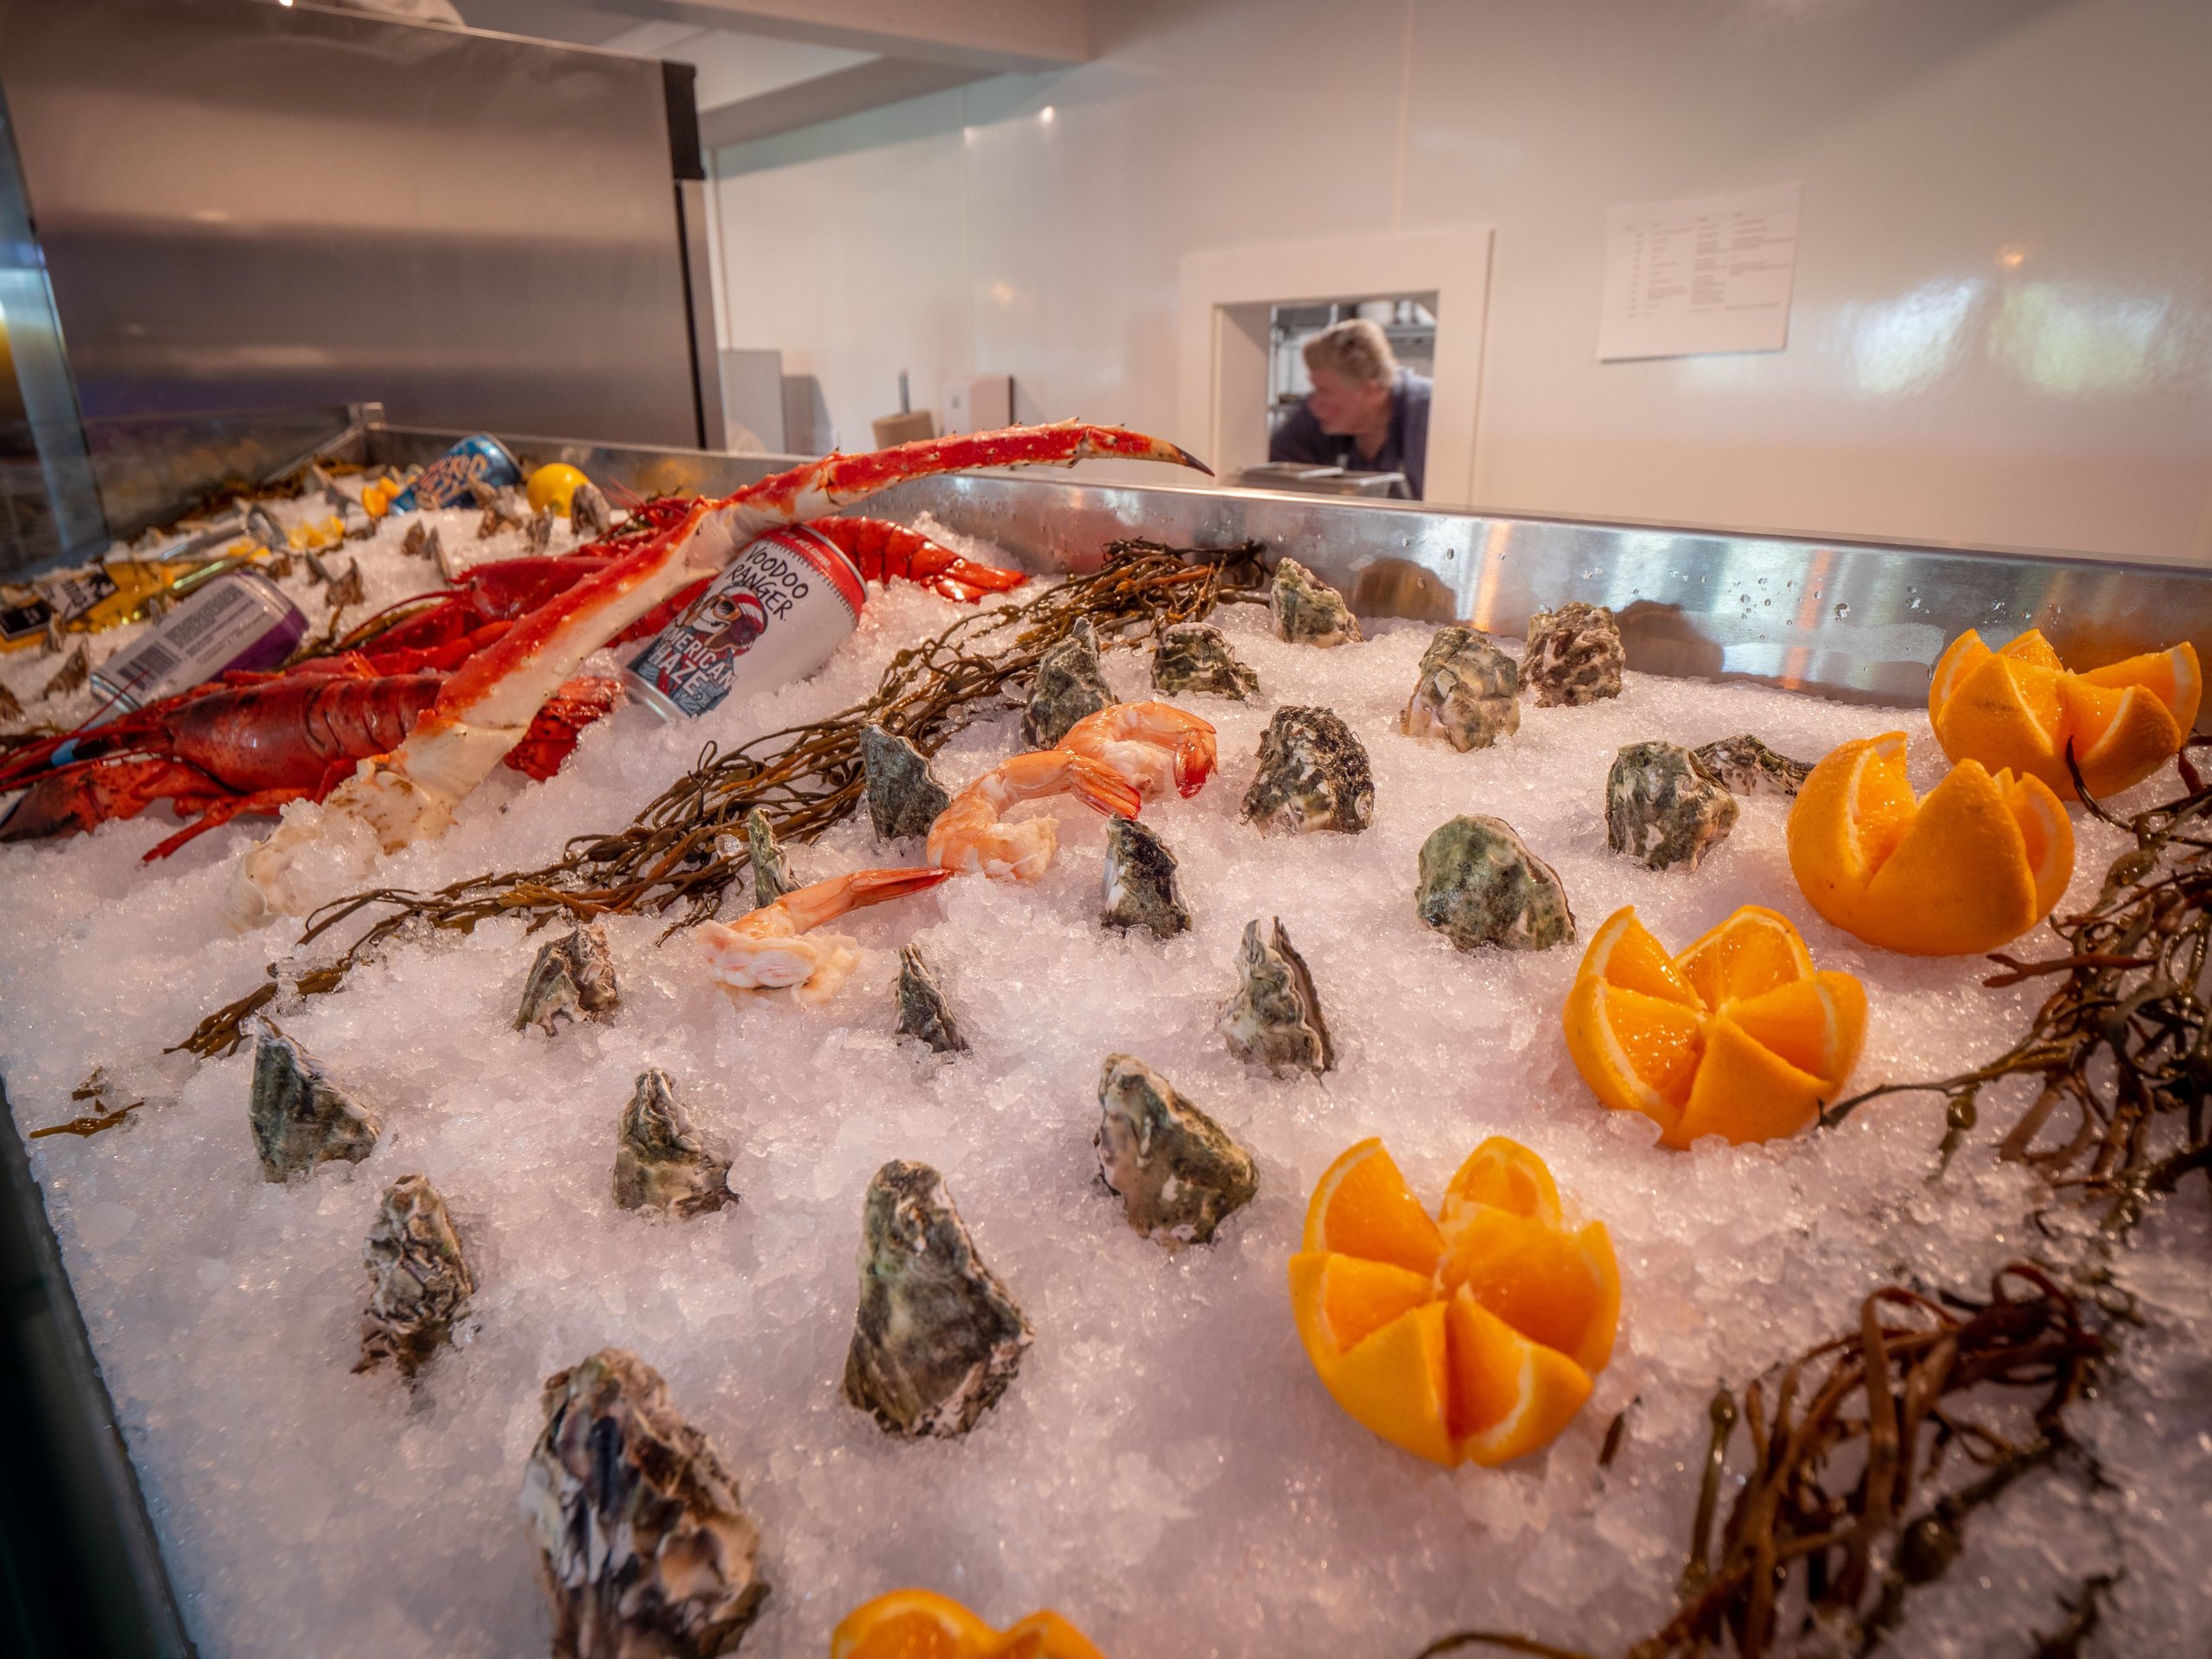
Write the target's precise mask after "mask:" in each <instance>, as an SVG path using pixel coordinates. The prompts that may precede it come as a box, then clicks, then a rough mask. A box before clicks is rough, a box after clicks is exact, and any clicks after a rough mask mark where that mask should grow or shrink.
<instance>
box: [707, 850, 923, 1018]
mask: <svg viewBox="0 0 2212 1659" xmlns="http://www.w3.org/2000/svg"><path fill="white" fill-rule="evenodd" d="M950 874H952V872H951V871H950V870H938V869H922V870H855V871H853V872H851V873H850V874H847V875H836V876H832V877H830V879H829V880H827V881H817V882H816V883H815V884H814V885H813V886H812V887H798V888H796V889H794V890H793V891H791V892H790V893H785V895H784V896H783V897H782V898H780V899H777V900H776V902H775V903H774V904H772V905H763V906H761V907H760V909H758V910H756V911H753V912H749V913H748V914H747V915H743V916H741V917H739V918H737V919H736V920H735V921H734V922H730V923H728V924H724V923H721V922H702V923H701V924H700V925H699V939H700V942H701V943H702V944H704V945H705V946H706V950H707V974H708V976H709V978H711V979H713V980H715V982H717V983H718V984H720V985H721V986H723V987H724V988H727V989H728V990H730V991H733V992H737V991H764V992H766V991H778V990H785V989H788V990H789V991H790V992H791V1000H792V1001H795V1002H804V1003H807V1004H809V1005H812V1004H814V1003H817V1002H823V1001H828V1000H829V998H830V997H831V996H833V995H836V990H837V988H838V987H839V986H841V985H842V984H843V983H844V982H845V981H846V980H847V979H849V977H851V976H852V971H853V969H854V966H855V964H856V963H858V962H859V961H860V959H861V950H860V943H859V941H858V940H855V939H850V938H846V937H845V935H843V934H842V933H816V932H813V931H811V930H812V929H814V928H817V927H819V926H821V925H822V924H823V923H824V922H828V921H834V920H835V919H836V918H838V917H840V916H842V915H843V914H844V913H845V912H847V911H849V910H858V909H859V908H860V907H861V906H863V905H880V904H881V903H882V902H883V901H884V900H885V899H897V898H899V897H900V896H901V895H903V894H906V893H919V892H920V891H921V890H922V889H923V888H924V887H935V886H936V885H937V884H938V882H940V881H942V880H944V879H945V877H947V876H949V875H950Z"/></svg>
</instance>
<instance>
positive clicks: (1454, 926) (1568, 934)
mask: <svg viewBox="0 0 2212 1659" xmlns="http://www.w3.org/2000/svg"><path fill="white" fill-rule="evenodd" d="M1414 905H1415V906H1416V907H1417V908H1418V909H1419V910H1420V912H1421V920H1423V921H1424V922H1427V924H1428V925H1430V926H1431V927H1433V928H1434V929H1435V930H1436V931H1438V932H1440V933H1441V934H1443V935H1444V937H1445V938H1447V939H1449V940H1451V941H1452V944H1456V945H1458V946H1459V949H1461V950H1475V949H1477V948H1478V946H1481V945H1485V944H1495V945H1499V946H1502V947H1503V948H1504V949H1505V950H1549V949H1550V948H1551V947H1552V946H1553V945H1555V944H1565V943H1566V942H1567V940H1569V939H1571V938H1573V937H1574V912H1572V911H1570V910H1569V909H1568V908H1567V890H1566V889H1565V888H1563V887H1560V881H1559V876H1558V874H1556V873H1555V872H1554V870H1553V869H1552V867H1551V866H1550V865H1548V864H1547V863H1545V862H1544V861H1543V860H1542V859H1541V858H1538V857H1537V856H1536V855H1535V854H1534V853H1532V852H1530V851H1529V849H1528V847H1527V845H1526V843H1524V842H1522V839H1521V837H1520V836H1518V835H1516V834H1515V833H1514V829H1513V826H1512V825H1511V824H1510V823H1506V822H1505V820H1504V819H1503V818H1487V817H1457V818H1452V819H1451V820H1449V821H1448V822H1446V823H1442V824H1440V825H1439V826H1438V827H1437V829H1435V831H1434V832H1433V834H1431V835H1430V836H1429V838H1428V839H1427V841H1425V842H1421V887H1420V888H1419V890H1418V891H1417V892H1416V893H1415V894H1414Z"/></svg>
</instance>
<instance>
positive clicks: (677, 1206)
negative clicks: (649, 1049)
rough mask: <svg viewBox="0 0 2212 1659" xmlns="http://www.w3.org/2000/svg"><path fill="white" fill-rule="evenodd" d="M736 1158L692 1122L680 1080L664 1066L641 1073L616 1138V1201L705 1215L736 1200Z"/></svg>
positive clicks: (640, 1207) (678, 1213)
mask: <svg viewBox="0 0 2212 1659" xmlns="http://www.w3.org/2000/svg"><path fill="white" fill-rule="evenodd" d="M729 1163H730V1160H729V1159H728V1156H727V1155H725V1154H723V1152H722V1151H721V1148H720V1147H716V1146H715V1145H714V1144H713V1143H712V1142H711V1141H709V1140H708V1139H707V1137H706V1136H704V1135H701V1134H700V1133H699V1132H698V1131H697V1130H696V1129H694V1128H692V1127H691V1120H690V1116H687V1115H686V1114H685V1112H684V1110H683V1102H681V1101H679V1100H678V1099H677V1097H676V1084H675V1082H674V1080H673V1079H671V1077H669V1075H668V1073H667V1072H665V1071H662V1070H661V1069H660V1068H659V1067H658V1066H651V1067H648V1068H647V1069H646V1070H645V1071H641V1072H640V1073H639V1075H638V1083H637V1087H636V1088H635V1089H634V1090H632V1092H631V1095H630V1103H629V1104H628V1105H627V1106H626V1107H624V1108H623V1109H622V1126H621V1128H620V1130H619V1131H618V1132H617V1135H616V1139H615V1143H614V1202H615V1203H616V1204H617V1205H619V1206H620V1207H621V1208H622V1209H625V1210H664V1211H667V1212H668V1213H669V1214H670V1215H672V1216H683V1217H690V1216H703V1215H706V1214H708V1213H709V1212H710V1211H715V1210H719V1209H721V1207H722V1206H723V1205H726V1204H735V1203H736V1202H737V1194H736V1193H734V1192H731V1191H730V1189H729Z"/></svg>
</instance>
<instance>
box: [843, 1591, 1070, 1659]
mask: <svg viewBox="0 0 2212 1659" xmlns="http://www.w3.org/2000/svg"><path fill="white" fill-rule="evenodd" d="M829 1659H1105V1656H1104V1655H1103V1654H1102V1653H1100V1652H1099V1650H1098V1649H1096V1648H1095V1647H1093V1646H1092V1645H1091V1644H1090V1641H1089V1639H1088V1638H1087V1637H1084V1634H1083V1632H1082V1631H1080V1630H1077V1629H1076V1627H1075V1626H1074V1625H1072V1624H1069V1623H1068V1622H1067V1620H1065V1618H1061V1617H1060V1616H1059V1615H1058V1613H1055V1612H1050V1611H1047V1612H1041V1613H1032V1614H1030V1615H1029V1617H1028V1618H1025V1619H1023V1620H1021V1621H1020V1623H1018V1624H1010V1625H1008V1626H1007V1628H1006V1629H1005V1630H993V1629H992V1628H991V1627H990V1626H989V1625H988V1624H984V1623H983V1621H982V1619H980V1618H976V1615H975V1614H973V1613H971V1612H969V1611H968V1610H967V1609H966V1608H965V1607H963V1606H962V1605H960V1604H959V1603H958V1602H957V1601H955V1600H953V1599H951V1598H950V1597H949V1596H940V1595H938V1594H937V1593H936V1592H934V1591H931V1590H893V1591H891V1592H888V1593H887V1594H885V1595H880V1596H878V1597H877V1598H876V1599H874V1601H871V1602H867V1603H865V1604H863V1605H861V1606H858V1607H855V1608H854V1609H853V1611H851V1612H849V1613H847V1614H846V1615H845V1617H844V1618H842V1619H841V1620H839V1621H838V1624H837V1628H836V1630H832V1631H831V1632H830V1633H829Z"/></svg>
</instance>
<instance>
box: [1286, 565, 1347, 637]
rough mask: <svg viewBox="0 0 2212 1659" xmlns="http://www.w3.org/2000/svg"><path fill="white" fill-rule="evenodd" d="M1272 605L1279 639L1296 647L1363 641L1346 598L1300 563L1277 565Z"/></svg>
mask: <svg viewBox="0 0 2212 1659" xmlns="http://www.w3.org/2000/svg"><path fill="white" fill-rule="evenodd" d="M1268 607H1269V608H1270V609H1272V610H1273V611H1274V616H1275V637H1276V638H1277V639H1287V640H1288V641H1290V643H1291V644H1292V645H1344V644H1345V643H1346V642H1347V641H1349V640H1354V639H1360V638H1361V637H1362V635H1361V633H1360V632H1359V619H1358V618H1357V617H1356V616H1354V615H1353V614H1352V613H1351V606H1349V605H1347V604H1345V603H1344V595H1343V594H1340V593H1338V591H1337V590H1336V589H1335V588H1332V587H1330V586H1329V584H1328V583H1327V582H1323V581H1322V580H1321V579H1320V578H1319V577H1318V576H1316V575H1314V574H1313V572H1312V571H1311V570H1308V569H1306V567H1305V566H1304V565H1302V564H1300V563H1299V562H1298V561H1297V560H1296V559H1292V558H1285V559H1281V560H1278V561H1277V562H1276V563H1275V579H1274V586H1272V587H1271V588H1268Z"/></svg>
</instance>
